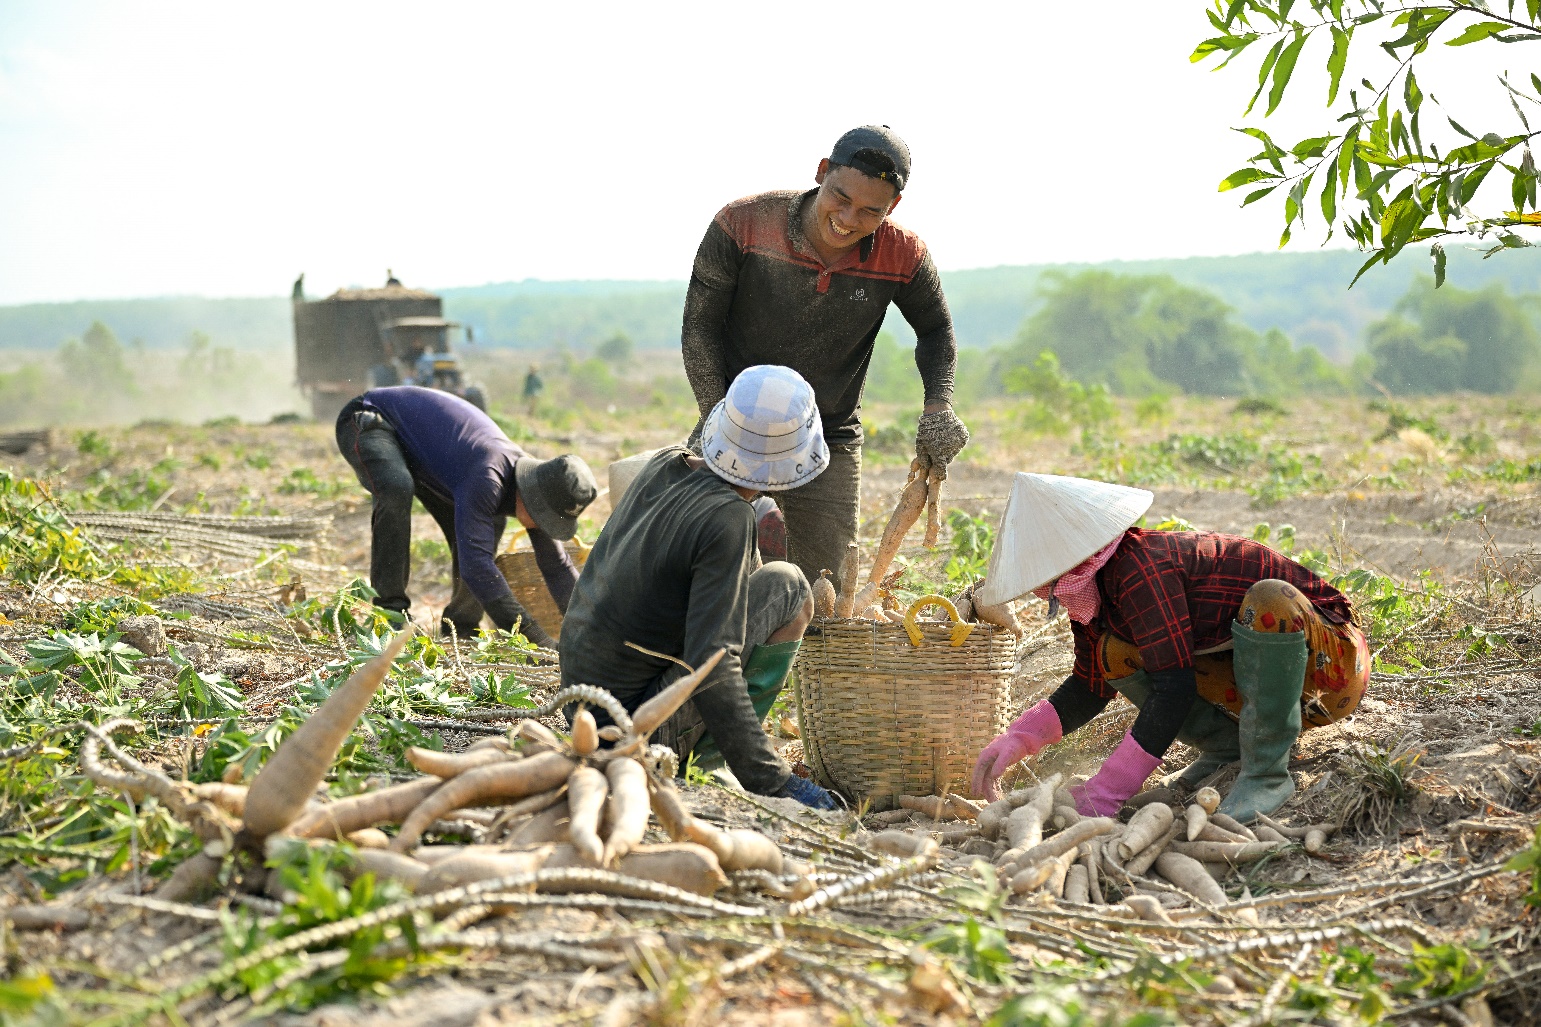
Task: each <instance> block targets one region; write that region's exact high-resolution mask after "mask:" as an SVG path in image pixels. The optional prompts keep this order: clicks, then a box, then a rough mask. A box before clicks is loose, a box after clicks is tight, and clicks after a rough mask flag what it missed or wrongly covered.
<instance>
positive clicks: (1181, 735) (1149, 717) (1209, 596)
mask: <svg viewBox="0 0 1541 1027" xmlns="http://www.w3.org/2000/svg"><path fill="white" fill-rule="evenodd" d="M1151 498H1152V497H1151V494H1150V493H1149V492H1146V491H1144V490H1143V489H1132V488H1126V487H1124V486H1121V485H1110V484H1105V483H1103V482H1096V481H1087V480H1085V479H1083V478H1063V477H1058V476H1055V475H1047V474H1018V475H1017V477H1016V483H1015V485H1014V487H1013V489H1012V494H1011V499H1010V501H1009V503H1008V504H1007V508H1006V516H1005V518H1004V521H1003V524H1002V528H1001V534H1000V537H999V538H997V540H996V544H995V551H994V552H993V553H992V554H991V559H990V567H989V572H988V578H987V579H986V582H985V583H984V584H983V585H981V586H980V589H979V594H980V598H981V601H983V602H987V603H998V602H1005V601H1007V600H1010V599H1015V598H1017V597H1018V596H1021V595H1024V594H1026V593H1027V592H1033V593H1034V594H1035V595H1037V596H1038V597H1039V598H1041V599H1044V600H1047V601H1048V603H1049V610H1050V615H1051V616H1052V615H1053V613H1054V612H1055V610H1056V608H1057V607H1058V606H1063V607H1064V608H1065V610H1066V612H1067V613H1068V614H1069V615H1070V620H1071V625H1070V627H1071V633H1072V635H1073V636H1074V638H1075V668H1074V670H1073V671H1072V672H1071V675H1070V677H1068V678H1066V679H1065V682H1064V684H1062V685H1061V686H1060V687H1059V688H1058V689H1057V690H1056V691H1055V692H1054V694H1053V695H1051V696H1049V698H1048V699H1045V700H1044V701H1042V702H1040V703H1038V704H1037V705H1035V706H1033V707H1032V708H1030V709H1029V710H1027V712H1025V713H1023V714H1022V716H1021V717H1019V718H1018V719H1017V720H1016V722H1015V723H1013V724H1012V725H1011V727H1009V728H1007V730H1006V732H1005V733H1004V734H1002V735H1001V736H1000V737H998V738H996V739H995V740H994V741H993V742H991V743H990V744H989V746H987V747H986V748H985V750H984V752H982V753H981V754H980V756H979V761H978V763H977V764H976V765H975V767H974V790H975V793H976V794H982V795H990V796H991V797H998V796H999V792H1000V788H999V784H998V781H999V779H1000V776H1001V774H1002V773H1003V772H1004V771H1005V770H1006V769H1007V768H1008V767H1010V766H1011V765H1012V764H1014V763H1016V762H1017V761H1018V760H1020V759H1022V758H1024V757H1026V756H1030V755H1033V754H1035V753H1037V752H1038V751H1039V750H1041V749H1042V748H1044V747H1045V746H1047V745H1050V744H1052V743H1054V742H1057V741H1059V740H1060V738H1061V737H1063V736H1064V735H1066V734H1069V733H1070V732H1072V731H1074V730H1076V729H1077V728H1079V727H1081V726H1082V725H1084V724H1086V723H1087V722H1088V721H1090V720H1091V719H1092V718H1093V717H1095V716H1096V715H1097V714H1098V713H1101V712H1102V710H1103V708H1104V707H1106V706H1107V704H1108V702H1109V701H1110V700H1111V699H1112V698H1113V696H1114V694H1115V693H1122V694H1123V695H1124V697H1125V698H1127V699H1129V700H1130V701H1131V702H1133V703H1134V704H1135V705H1136V706H1138V707H1139V708H1140V712H1139V715H1138V716H1137V717H1136V718H1135V721H1134V726H1133V727H1132V728H1130V730H1129V732H1128V734H1126V735H1125V736H1124V738H1123V740H1122V741H1121V742H1119V744H1118V747H1117V748H1116V749H1114V750H1113V754H1112V755H1111V756H1109V757H1108V759H1107V761H1106V762H1105V763H1103V765H1102V768H1101V769H1100V770H1098V771H1097V773H1096V774H1095V775H1094V776H1093V777H1092V778H1091V779H1090V780H1089V781H1087V782H1086V783H1085V784H1084V785H1079V786H1077V787H1075V788H1072V789H1071V794H1072V795H1074V796H1075V799H1076V807H1077V808H1078V809H1079V810H1080V812H1081V813H1082V814H1085V815H1088V816H1112V815H1114V814H1116V813H1117V812H1118V810H1119V807H1121V806H1122V805H1123V804H1124V801H1125V800H1127V799H1128V798H1130V797H1131V796H1132V795H1134V794H1135V793H1136V792H1137V791H1139V790H1140V787H1141V786H1142V785H1143V784H1144V782H1145V779H1146V778H1147V777H1149V776H1150V774H1151V772H1152V771H1154V770H1155V769H1156V768H1157V766H1159V765H1160V763H1161V758H1162V756H1164V755H1165V754H1166V751H1167V748H1168V747H1169V746H1170V745H1171V744H1172V742H1173V741H1181V742H1183V743H1185V744H1187V745H1190V746H1193V747H1194V748H1196V749H1198V750H1200V753H1201V755H1200V756H1199V758H1198V759H1197V760H1196V761H1195V762H1194V763H1193V764H1192V765H1191V766H1189V767H1188V768H1187V770H1185V771H1184V772H1183V773H1182V774H1181V775H1179V776H1178V778H1177V781H1178V783H1180V784H1182V785H1184V786H1186V787H1189V788H1192V787H1195V786H1196V785H1197V784H1198V783H1199V782H1200V781H1202V780H1203V779H1204V778H1206V777H1208V776H1209V775H1211V774H1212V773H1214V772H1215V771H1216V770H1218V769H1219V768H1220V767H1222V766H1224V765H1225V764H1227V763H1231V762H1234V761H1236V760H1238V759H1239V760H1240V761H1241V772H1240V775H1239V776H1238V777H1237V779H1236V783H1235V785H1234V786H1232V788H1231V790H1230V793H1229V794H1228V795H1227V796H1226V797H1225V800H1224V802H1223V803H1222V804H1221V806H1220V809H1221V810H1222V811H1223V812H1225V813H1227V814H1229V815H1230V816H1232V817H1235V818H1236V819H1237V820H1240V821H1242V822H1243V823H1246V822H1250V821H1252V820H1253V819H1255V818H1256V817H1257V815H1258V814H1259V813H1263V814H1268V813H1272V812H1273V811H1274V810H1276V809H1278V808H1279V807H1280V806H1281V805H1283V803H1284V801H1285V800H1286V799H1288V798H1289V797H1290V795H1291V794H1293V792H1294V790H1295V784H1294V782H1293V780H1291V778H1290V773H1289V755H1290V748H1291V746H1293V745H1294V743H1295V739H1296V738H1297V737H1298V736H1299V734H1300V732H1301V729H1302V727H1305V728H1311V727H1320V726H1323V725H1325V724H1330V723H1332V722H1333V721H1335V720H1341V719H1342V718H1343V717H1346V716H1348V715H1349V714H1350V713H1352V712H1354V710H1355V708H1356V707H1358V705H1359V700H1360V699H1361V698H1362V697H1363V695H1364V691H1365V686H1366V684H1367V683H1368V682H1369V677H1370V657H1369V651H1368V649H1367V648H1366V645H1365V638H1364V634H1363V633H1362V632H1361V631H1360V630H1359V628H1358V627H1357V626H1356V625H1355V622H1354V621H1355V618H1354V611H1353V609H1352V608H1351V607H1350V606H1349V603H1348V600H1347V599H1346V598H1344V596H1343V594H1342V593H1341V592H1339V591H1338V590H1337V589H1335V588H1333V587H1332V586H1331V585H1329V584H1327V582H1325V581H1323V580H1322V579H1321V578H1320V577H1318V576H1317V575H1316V574H1313V573H1312V572H1311V571H1309V570H1307V569H1306V568H1305V567H1302V566H1301V565H1300V564H1298V563H1296V562H1295V561H1293V560H1291V559H1289V558H1288V557H1286V556H1283V555H1282V554H1280V553H1278V552H1276V551H1274V550H1273V549H1270V548H1268V547H1267V546H1265V545H1263V544H1262V543H1260V542H1254V541H1252V540H1251V539H1247V538H1239V537H1237V536H1235V535H1221V534H1216V533H1214V532H1207V531H1145V530H1142V529H1140V528H1135V527H1131V525H1132V524H1134V522H1135V521H1136V520H1138V519H1139V518H1140V516H1141V515H1142V514H1144V513H1145V511H1146V510H1147V509H1149V507H1150V503H1151Z"/></svg>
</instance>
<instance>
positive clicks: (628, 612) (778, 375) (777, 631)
mask: <svg viewBox="0 0 1541 1027" xmlns="http://www.w3.org/2000/svg"><path fill="white" fill-rule="evenodd" d="M702 437H703V439H704V440H705V442H706V447H705V452H706V457H705V458H704V459H703V458H701V457H699V456H695V455H693V454H692V453H691V452H690V450H688V449H686V448H685V447H684V446H669V447H666V448H664V449H660V450H658V452H656V453H655V454H653V456H652V457H651V458H650V459H649V460H648V461H647V463H646V464H645V465H644V466H643V468H642V470H641V471H640V472H639V473H638V474H637V476H636V478H635V479H633V480H632V482H631V484H630V485H628V486H627V488H626V491H625V492H624V493H623V494H622V495H621V497H620V499H619V502H618V504H617V505H616V508H615V510H614V512H613V513H611V514H610V519H609V520H608V521H607V522H606V523H605V530H604V531H602V532H601V533H600V535H599V541H597V542H595V543H594V548H593V549H592V550H591V551H590V552H589V557H588V561H587V562H586V563H585V564H584V565H583V575H582V576H581V577H580V578H579V579H578V588H577V590H576V591H575V592H574V593H573V598H572V603H571V604H570V605H569V606H568V607H567V613H566V615H565V617H564V619H563V621H562V683H563V684H564V685H565V684H580V683H581V684H597V685H600V686H602V687H604V688H607V689H609V690H610V692H611V693H613V694H614V695H615V697H616V698H617V699H618V700H620V702H621V705H623V706H624V707H626V709H627V710H628V711H633V712H634V711H635V710H636V709H637V707H638V706H640V705H641V704H642V703H644V702H646V701H647V700H648V699H650V698H652V697H653V696H655V695H657V694H658V693H659V691H661V690H662V689H664V688H666V687H668V686H669V685H670V684H672V683H673V682H674V681H675V680H677V679H678V678H679V677H681V676H682V675H683V674H684V673H685V669H684V668H682V667H680V666H679V665H678V664H679V661H681V660H683V661H684V662H685V663H688V664H689V665H690V666H692V667H699V666H700V665H701V664H702V663H704V662H705V661H706V660H707V659H709V658H710V657H711V655H712V654H713V653H715V652H716V651H717V650H718V649H726V650H727V654H726V655H725V656H724V657H723V659H722V662H720V663H718V664H717V666H716V668H715V669H714V670H713V671H712V673H711V675H710V676H709V677H707V679H706V680H705V681H703V682H702V683H701V685H700V686H699V687H698V688H697V689H696V691H695V695H694V697H693V698H692V699H691V701H690V702H687V703H686V704H685V705H684V706H683V707H682V708H681V709H680V711H679V712H678V713H676V714H675V715H674V716H673V717H671V718H670V719H669V720H668V721H666V722H665V723H664V724H663V725H662V726H661V727H660V728H659V729H658V731H657V732H655V733H654V735H653V739H654V741H657V742H660V743H661V744H664V745H668V746H670V747H671V748H673V749H674V751H675V752H677V753H679V756H680V762H681V765H683V764H684V762H685V760H686V759H687V758H689V757H690V756H691V755H692V754H695V756H696V758H697V761H698V763H701V762H706V761H707V760H709V759H711V758H712V757H713V756H718V755H720V758H721V759H723V760H725V761H726V763H727V765H728V768H729V769H730V770H732V771H733V774H734V776H736V777H737V778H738V780H739V783H740V784H742V785H743V786H744V787H745V788H747V789H748V790H749V791H751V792H755V793H757V794H760V795H780V796H785V797H789V798H793V799H796V800H797V801H798V802H801V803H802V804H804V805H805V806H814V807H817V808H820V809H830V808H832V807H833V806H834V800H833V799H831V798H830V795H829V793H828V792H826V791H825V790H824V789H823V788H821V787H819V786H818V785H816V784H814V783H813V782H812V781H809V780H806V779H804V778H801V777H798V776H797V775H795V774H793V773H792V768H791V767H790V766H788V765H787V762H786V761H785V760H783V759H782V758H781V757H780V756H779V755H778V754H777V753H776V750H775V749H774V748H773V747H772V746H771V743H770V739H769V738H767V737H766V735H765V731H764V729H763V728H762V727H761V726H760V725H761V721H763V720H764V719H765V717H766V715H767V714H768V713H769V712H770V708H771V705H772V704H773V703H774V702H775V701H776V696H777V695H778V694H779V693H780V692H781V688H782V686H783V684H784V683H785V682H786V679H787V674H788V672H789V671H790V670H791V667H792V659H793V657H794V656H795V655H796V654H797V650H798V648H799V646H801V644H802V638H803V631H804V630H805V629H806V628H807V627H808V624H809V622H810V621H812V620H813V589H812V588H811V587H810V586H809V584H808V579H807V578H805V577H804V576H803V574H802V572H801V571H799V570H798V569H797V568H796V567H794V566H792V565H791V564H790V563H784V562H779V561H773V562H770V563H766V564H765V565H764V566H758V567H757V564H758V561H757V560H756V559H755V542H756V536H757V534H758V527H757V525H758V519H759V518H758V515H757V514H756V512H755V507H754V502H755V499H756V497H758V496H760V495H761V494H762V493H764V494H769V495H782V494H785V492H786V491H787V490H789V489H795V488H806V487H807V484H808V482H810V481H815V480H817V479H818V477H819V475H820V474H821V473H824V469H825V468H826V467H827V466H828V465H829V455H828V450H827V448H826V447H825V444H824V438H823V431H822V427H821V425H820V419H819V411H818V408H817V407H816V406H815V405H814V400H813V389H812V388H810V387H809V385H808V383H807V382H805V381H803V379H802V378H800V377H798V375H797V374H796V373H795V372H793V371H790V370H788V369H787V368H785V367H775V366H762V367H751V368H748V369H746V370H745V371H744V372H743V373H741V374H739V375H738V376H737V378H736V379H735V380H734V382H733V385H732V387H731V388H730V389H729V390H728V393H727V396H726V397H724V399H722V400H721V401H720V402H719V403H718V404H717V405H716V407H715V408H714V409H713V410H712V411H711V413H709V414H708V415H707V417H706V423H705V425H704V426H703V428H702ZM595 713H596V715H597V714H598V713H599V711H598V710H596V711H595ZM713 746H715V748H714V749H713Z"/></svg>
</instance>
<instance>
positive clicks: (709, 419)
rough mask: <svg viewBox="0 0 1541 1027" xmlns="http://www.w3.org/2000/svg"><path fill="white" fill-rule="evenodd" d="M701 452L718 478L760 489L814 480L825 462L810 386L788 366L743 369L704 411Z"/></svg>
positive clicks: (777, 488) (771, 489)
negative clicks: (707, 409) (716, 402)
mask: <svg viewBox="0 0 1541 1027" xmlns="http://www.w3.org/2000/svg"><path fill="white" fill-rule="evenodd" d="M701 455H702V456H703V457H705V458H706V462H707V464H708V465H710V467H711V468H712V470H713V471H715V472H717V474H718V475H719V476H720V477H722V478H725V479H727V480H728V481H731V482H732V483H733V484H735V485H741V486H743V487H744V488H751V489H757V490H759V491H761V492H778V491H781V490H783V489H791V488H796V487H797V486H799V485H803V484H806V483H808V482H810V481H812V480H813V479H814V478H816V477H818V476H819V475H820V474H821V473H822V472H823V471H824V468H826V467H828V466H829V447H828V446H827V445H825V444H824V426H823V423H822V422H821V421H820V420H819V406H818V404H817V403H816V402H815V401H814V398H813V386H811V385H809V384H808V383H807V382H806V381H804V380H803V376H802V375H800V374H798V373H797V372H796V371H794V370H792V369H791V368H790V367H780V366H778V365H775V364H757V365H755V366H754V367H746V368H745V369H744V370H743V371H742V372H740V373H739V376H738V377H737V378H735V379H733V384H732V385H729V386H728V394H727V396H725V397H724V398H723V399H722V400H721V402H719V403H718V404H717V405H716V406H715V407H713V408H712V412H711V413H709V414H707V415H706V421H705V423H704V424H702V426H701Z"/></svg>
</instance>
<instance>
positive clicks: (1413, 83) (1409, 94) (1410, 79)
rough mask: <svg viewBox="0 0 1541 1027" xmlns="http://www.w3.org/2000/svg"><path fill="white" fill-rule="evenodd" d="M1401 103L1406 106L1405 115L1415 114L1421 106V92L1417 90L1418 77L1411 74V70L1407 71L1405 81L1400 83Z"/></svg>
mask: <svg viewBox="0 0 1541 1027" xmlns="http://www.w3.org/2000/svg"><path fill="white" fill-rule="evenodd" d="M1402 101H1403V102H1404V103H1405V104H1406V105H1407V113H1409V114H1417V113H1418V108H1419V107H1420V106H1422V104H1423V90H1421V89H1419V88H1418V77H1417V76H1416V75H1414V74H1413V69H1412V68H1408V69H1407V81H1405V82H1403V83H1402Z"/></svg>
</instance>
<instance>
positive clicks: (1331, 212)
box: [1322, 175, 1338, 231]
mask: <svg viewBox="0 0 1541 1027" xmlns="http://www.w3.org/2000/svg"><path fill="white" fill-rule="evenodd" d="M1322 220H1323V221H1325V222H1327V229H1328V231H1331V230H1332V226H1333V224H1334V223H1335V222H1336V221H1337V220H1338V176H1336V175H1328V176H1327V182H1326V184H1325V185H1323V186H1322Z"/></svg>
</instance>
